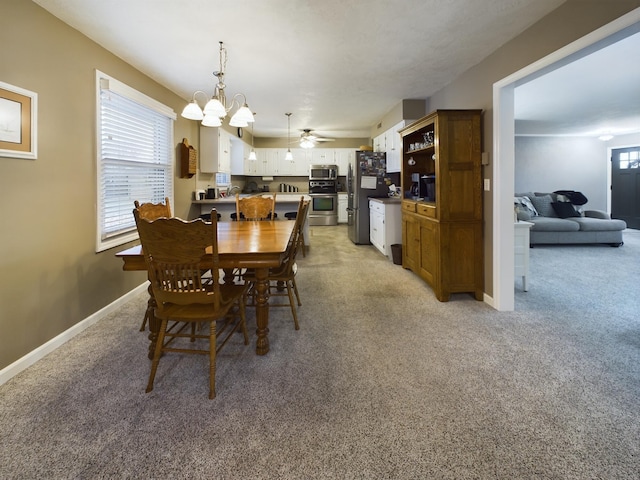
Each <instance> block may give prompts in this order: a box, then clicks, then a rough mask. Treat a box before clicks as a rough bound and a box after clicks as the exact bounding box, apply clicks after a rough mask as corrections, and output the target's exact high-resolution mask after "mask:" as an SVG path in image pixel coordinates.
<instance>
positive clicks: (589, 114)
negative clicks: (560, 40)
mask: <svg viewBox="0 0 640 480" xmlns="http://www.w3.org/2000/svg"><path fill="white" fill-rule="evenodd" d="M638 28H640V27H638V26H635V27H634V28H633V30H635V31H637V30H638ZM615 40H616V41H615V43H611V44H608V45H606V46H603V47H602V48H600V49H598V50H596V51H593V52H588V53H589V54H588V55H586V56H582V57H581V58H578V59H575V60H574V59H569V60H571V62H570V63H567V64H566V65H563V66H561V67H560V68H557V69H555V70H553V71H550V72H548V73H544V75H543V76H540V77H539V78H536V79H535V80H532V81H530V82H529V83H526V84H524V85H521V86H519V87H517V88H516V89H515V118H516V132H517V133H518V134H520V135H549V134H553V135H558V136H564V135H572V136H575V135H578V136H598V135H601V134H603V133H611V134H613V135H620V134H627V133H636V132H640V33H635V34H633V33H632V32H631V33H630V34H629V36H626V37H624V38H622V39H617V38H616V39H615ZM605 43H609V42H605ZM594 48H599V46H596V47H594Z"/></svg>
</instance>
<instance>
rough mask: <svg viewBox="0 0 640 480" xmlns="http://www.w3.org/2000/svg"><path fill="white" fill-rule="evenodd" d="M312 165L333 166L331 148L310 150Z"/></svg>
mask: <svg viewBox="0 0 640 480" xmlns="http://www.w3.org/2000/svg"><path fill="white" fill-rule="evenodd" d="M310 151H311V164H312V165H333V164H335V161H334V155H333V148H311V149H310Z"/></svg>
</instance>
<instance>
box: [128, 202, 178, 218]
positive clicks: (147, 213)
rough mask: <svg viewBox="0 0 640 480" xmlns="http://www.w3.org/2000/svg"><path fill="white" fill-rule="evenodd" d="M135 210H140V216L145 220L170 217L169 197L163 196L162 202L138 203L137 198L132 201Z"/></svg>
mask: <svg viewBox="0 0 640 480" xmlns="http://www.w3.org/2000/svg"><path fill="white" fill-rule="evenodd" d="M133 205H134V206H135V207H136V210H138V212H140V218H144V219H145V220H155V219H156V218H161V217H166V218H171V205H170V204H169V197H165V198H164V203H151V202H147V203H140V202H138V200H134V201H133Z"/></svg>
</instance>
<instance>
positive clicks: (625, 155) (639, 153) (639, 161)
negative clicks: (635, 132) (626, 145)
mask: <svg viewBox="0 0 640 480" xmlns="http://www.w3.org/2000/svg"><path fill="white" fill-rule="evenodd" d="M639 167H640V149H638V150H631V151H628V152H620V170H627V169H629V168H639Z"/></svg>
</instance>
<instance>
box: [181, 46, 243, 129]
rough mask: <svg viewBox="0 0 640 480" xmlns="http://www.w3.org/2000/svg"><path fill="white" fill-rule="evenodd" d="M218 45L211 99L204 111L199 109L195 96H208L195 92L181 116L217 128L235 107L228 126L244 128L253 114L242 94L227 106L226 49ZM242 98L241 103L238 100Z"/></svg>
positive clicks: (237, 95)
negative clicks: (218, 65)
mask: <svg viewBox="0 0 640 480" xmlns="http://www.w3.org/2000/svg"><path fill="white" fill-rule="evenodd" d="M219 43H220V70H219V71H217V72H213V75H214V76H215V77H216V78H217V79H218V84H217V85H216V87H215V90H214V93H213V97H211V98H210V99H209V101H207V103H206V104H205V106H204V109H202V108H200V105H198V102H197V100H196V96H197V95H198V94H199V93H201V94H202V95H204V96H205V97H206V98H209V97H208V95H207V94H206V93H205V92H203V91H202V90H197V91H196V92H194V94H193V98H192V100H191V102H189V104H188V105H187V106H186V107H184V110H183V111H182V116H183V117H184V118H188V119H189V120H200V121H201V122H202V125H204V126H205V127H219V126H221V125H222V119H223V118H225V117H226V116H227V114H228V113H229V112H230V111H231V109H232V108H233V107H234V105H235V106H237V107H238V110H237V111H236V112H235V113H234V114H233V116H232V117H231V120H230V121H229V125H231V126H232V127H246V126H248V125H249V123H253V122H254V121H255V119H254V118H253V113H251V110H250V109H249V105H247V97H246V96H245V95H244V93H236V94H235V95H234V96H233V97H232V98H231V102H230V103H229V106H227V97H226V96H225V93H224V89H225V87H226V85H225V84H224V69H225V67H226V65H227V49H226V48H224V44H223V43H222V42H219ZM240 97H242V102H240V101H239V100H238V99H239V98H240Z"/></svg>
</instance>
